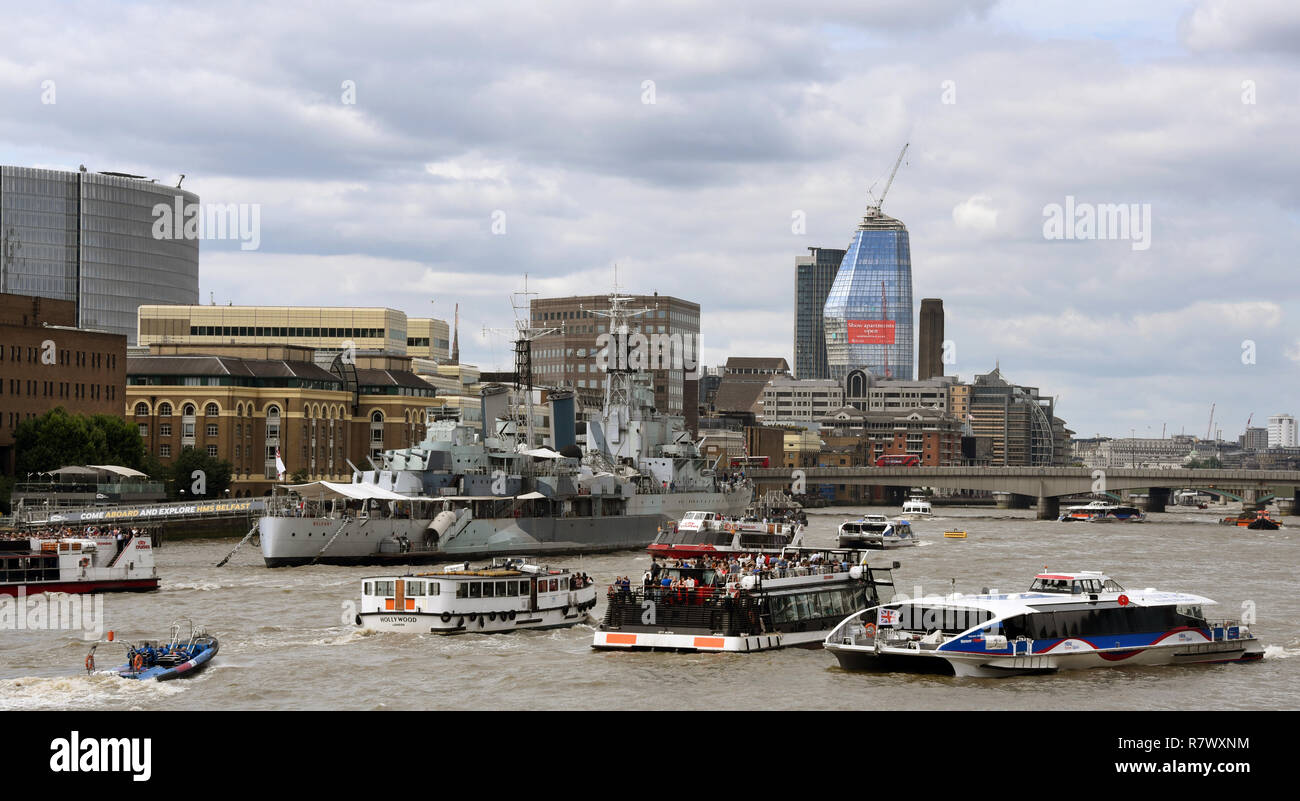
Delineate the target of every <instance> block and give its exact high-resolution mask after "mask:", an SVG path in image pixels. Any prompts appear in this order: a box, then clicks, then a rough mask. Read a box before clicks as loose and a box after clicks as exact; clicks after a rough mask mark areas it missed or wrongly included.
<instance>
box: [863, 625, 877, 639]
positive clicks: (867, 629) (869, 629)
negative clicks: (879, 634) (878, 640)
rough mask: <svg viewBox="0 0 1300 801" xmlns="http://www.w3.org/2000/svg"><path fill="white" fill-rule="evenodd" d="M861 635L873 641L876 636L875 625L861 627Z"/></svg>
mask: <svg viewBox="0 0 1300 801" xmlns="http://www.w3.org/2000/svg"><path fill="white" fill-rule="evenodd" d="M863 633H864V634H866V636H867V637H869V638H872V639H874V638H875V636H876V624H875V623H868V624H867V625H866V626H864V627H863Z"/></svg>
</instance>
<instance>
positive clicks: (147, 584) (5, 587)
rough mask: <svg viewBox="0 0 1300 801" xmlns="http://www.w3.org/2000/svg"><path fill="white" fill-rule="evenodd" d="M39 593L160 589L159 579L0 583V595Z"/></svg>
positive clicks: (150, 590)
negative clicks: (20, 592)
mask: <svg viewBox="0 0 1300 801" xmlns="http://www.w3.org/2000/svg"><path fill="white" fill-rule="evenodd" d="M20 589H21V591H22V594H23V595H29V596H30V595H38V594H40V593H43V592H64V593H67V594H69V595H80V594H85V593H95V592H152V591H153V590H156V589H158V579H156V578H142V579H104V580H98V581H37V582H32V583H30V584H0V595H13V596H17V595H18V594H19V590H20Z"/></svg>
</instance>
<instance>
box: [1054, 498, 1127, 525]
mask: <svg viewBox="0 0 1300 801" xmlns="http://www.w3.org/2000/svg"><path fill="white" fill-rule="evenodd" d="M1146 519H1147V518H1146V515H1144V514H1142V510H1141V509H1138V508H1137V507H1136V506H1121V505H1118V504H1113V503H1106V502H1105V501H1093V502H1092V503H1090V504H1087V505H1085V506H1071V507H1069V508H1067V509H1066V510H1065V512H1064V514H1062V515H1061V516H1060V517H1059V518H1057V520H1059V521H1061V522H1065V523H1069V522H1072V521H1076V520H1081V521H1084V522H1088V523H1114V522H1120V523H1142V522H1144V521H1145V520H1146Z"/></svg>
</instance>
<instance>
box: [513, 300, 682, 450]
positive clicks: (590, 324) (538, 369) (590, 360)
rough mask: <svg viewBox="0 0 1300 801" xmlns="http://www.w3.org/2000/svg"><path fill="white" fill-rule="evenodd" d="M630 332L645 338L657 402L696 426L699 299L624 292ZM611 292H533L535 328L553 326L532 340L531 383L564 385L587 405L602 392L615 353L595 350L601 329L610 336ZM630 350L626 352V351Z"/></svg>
mask: <svg viewBox="0 0 1300 801" xmlns="http://www.w3.org/2000/svg"><path fill="white" fill-rule="evenodd" d="M628 298H629V299H628V302H627V304H626V309H627V310H628V312H629V313H630V315H631V317H630V319H629V325H630V327H631V329H632V330H631V332H630V333H640V334H642V335H644V336H645V337H646V338H647V342H648V343H649V347H650V352H649V353H648V354H644V355H645V356H646V358H647V362H646V366H647V367H649V370H650V375H651V388H652V391H653V393H654V404H655V408H656V409H658V410H659V411H661V412H664V413H666V414H672V415H681V416H682V417H684V418H686V425H687V427H688V428H694V427H695V424H696V418H697V417H698V402H699V401H698V398H697V397H695V396H693V395H692V396H691V397H687V392H688V391H689V392H692V393H694V392H698V386H699V383H698V382H697V381H689V382H688V379H689V378H694V377H695V376H696V374H697V373H698V372H699V368H700V365H699V359H700V351H699V345H700V304H698V303H692V302H691V301H689V300H682V299H681V298H674V297H669V296H667V295H659V294H654V295H631V296H628ZM608 312H609V296H608V295H580V296H571V297H563V298H536V299H534V300H533V301H532V302H531V304H530V314H531V318H532V325H533V327H534V328H541V329H549V328H554V329H557V330H555V331H554V332H553V333H550V334H547V335H546V336H542V337H539V338H537V339H535V340H534V341H533V343H532V369H533V383H534V384H535V385H537V386H548V387H568V388H570V389H574V390H575V391H577V393H578V394H579V397H580V398H582V401H581V402H582V403H583V405H590V400H589V398H597V399H598V398H602V397H603V396H604V390H605V371H604V367H603V366H602V364H603V365H606V366H607V365H608V364H609V363H610V361H609V359H610V358H611V357H616V355H615V354H611V353H606V355H605V356H599V352H600V350H601V345H600V344H599V343H598V340H600V338H601V336H602V335H605V336H606V339H605V340H600V341H601V342H607V341H608V334H609V317H608V316H607V315H608ZM629 355H630V354H629Z"/></svg>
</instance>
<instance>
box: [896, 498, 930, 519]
mask: <svg viewBox="0 0 1300 801" xmlns="http://www.w3.org/2000/svg"><path fill="white" fill-rule="evenodd" d="M903 514H904V515H906V516H907V517H933V516H934V510H933V509H932V508H931V506H930V502H929V501H927V500H926V499H925V498H922V497H919V496H915V495H914V496H912V497H911V498H908V499H907V503H905V504H903Z"/></svg>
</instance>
